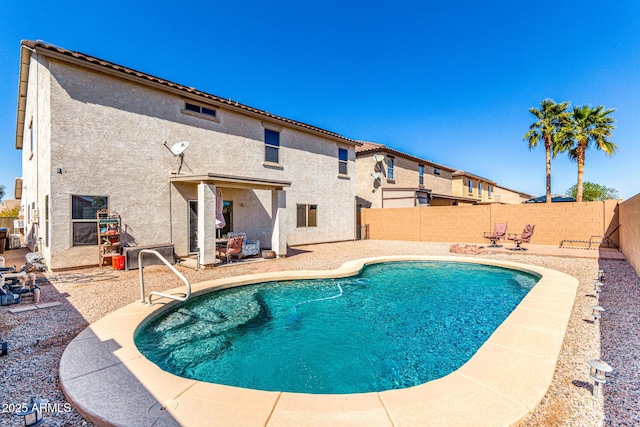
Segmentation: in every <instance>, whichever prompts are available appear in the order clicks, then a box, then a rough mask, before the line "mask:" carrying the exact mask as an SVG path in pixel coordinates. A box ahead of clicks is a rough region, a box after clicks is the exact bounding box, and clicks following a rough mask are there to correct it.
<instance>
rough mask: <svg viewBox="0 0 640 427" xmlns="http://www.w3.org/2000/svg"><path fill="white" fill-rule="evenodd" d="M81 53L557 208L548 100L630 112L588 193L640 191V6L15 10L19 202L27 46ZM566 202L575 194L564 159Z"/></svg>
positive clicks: (558, 182)
mask: <svg viewBox="0 0 640 427" xmlns="http://www.w3.org/2000/svg"><path fill="white" fill-rule="evenodd" d="M22 39H30V40H44V41H47V42H49V43H52V44H55V45H58V46H61V47H63V48H66V49H70V50H77V51H80V52H83V53H86V54H89V55H93V56H96V57H98V58H102V59H106V60H109V61H112V62H115V63H117V64H120V65H123V66H126V67H129V68H133V69H137V70H139V71H142V72H145V73H149V74H152V75H155V76H158V77H162V78H165V79H168V80H172V81H175V82H177V83H181V84H185V85H189V86H193V87H196V88H198V89H200V90H203V91H206V92H209V93H212V94H215V95H218V96H222V97H225V98H231V99H233V100H235V101H238V102H241V103H244V104H247V105H250V106H252V107H256V108H260V109H263V110H267V111H269V112H271V113H274V114H277V115H281V116H284V117H288V118H291V119H295V120H299V121H302V122H305V123H309V124H312V125H315V126H318V127H321V128H324V129H327V130H331V131H334V132H337V133H340V134H342V135H344V136H346V137H349V138H354V139H363V140H367V141H374V142H379V143H382V144H385V145H388V146H390V147H392V148H395V149H397V150H400V151H404V152H407V153H409V154H412V155H415V156H418V157H421V158H424V159H427V160H432V161H434V162H437V163H441V164H444V165H447V166H450V167H453V168H456V169H462V170H467V171H469V172H472V173H474V174H477V175H480V176H483V177H486V178H489V179H492V180H494V181H496V182H498V183H499V184H501V185H504V186H506V187H509V188H513V189H517V190H521V191H525V192H528V193H530V194H533V195H542V194H544V192H545V163H544V148H543V147H542V146H540V147H537V148H536V149H534V150H532V151H529V149H528V146H527V144H526V143H525V142H524V141H523V139H522V138H523V136H524V134H525V133H526V131H527V130H528V128H529V125H530V124H531V123H533V116H531V114H530V113H529V112H528V109H529V108H531V107H533V106H538V105H539V104H540V101H542V100H543V99H544V98H547V97H549V98H553V99H555V100H556V101H558V102H560V101H571V102H572V105H583V104H590V105H593V106H595V105H600V104H602V105H604V106H605V107H607V108H615V109H616V110H617V111H616V112H615V113H614V117H615V118H616V120H617V123H616V126H617V129H616V130H615V132H614V133H613V142H614V143H615V144H617V145H618V147H619V151H618V153H617V154H616V155H614V156H613V157H612V158H609V157H607V156H605V155H604V154H603V153H601V152H599V151H597V150H594V149H592V150H590V151H589V152H587V157H586V166H585V180H587V181H592V182H595V183H599V184H603V185H606V186H609V187H613V188H615V189H617V190H618V191H619V192H620V196H621V197H622V198H625V199H626V198H629V197H632V196H633V195H635V194H637V193H639V192H640V180H638V174H637V173H634V172H633V171H634V170H635V168H636V167H637V164H638V161H639V159H640V141H639V139H640V2H639V1H637V0H618V1H615V2H602V1H593V0H582V1H577V0H575V1H574V0H571V1H562V0H555V1H547V0H544V1H537V2H524V1H513V0H510V1H507V0H505V1H491V0H489V1H483V2H477V1H449V2H446V1H437V2H436V1H426V0H425V1H415V2H407V1H402V0H396V1H393V2H387V1H378V2H372V1H347V0H342V1H333V0H329V1H323V2H312V1H279V2H267V1H227V2H213V1H186V2H171V1H153V2H151V1H135V0H128V1H120V0H113V1H110V2H76V1H68V0H66V1H65V0H62V1H60V0H58V1H55V2H52V1H44V0H40V1H32V0H4V1H2V3H1V5H0V185H4V186H5V187H6V190H7V193H8V194H7V196H8V197H7V198H11V197H12V194H13V181H14V178H15V177H16V176H20V175H21V167H20V162H21V160H20V159H21V154H20V152H19V151H17V150H15V148H14V147H15V126H16V106H17V88H18V64H19V44H20V40H22ZM551 167H552V192H554V193H561V194H563V193H564V192H565V191H566V189H567V188H569V187H570V186H571V185H573V184H575V182H576V178H577V169H576V165H575V164H574V163H571V162H569V161H568V160H567V159H566V158H565V157H564V156H562V157H560V158H558V159H556V160H554V161H553V162H552V166H551Z"/></svg>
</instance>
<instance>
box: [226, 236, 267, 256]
mask: <svg viewBox="0 0 640 427" xmlns="http://www.w3.org/2000/svg"><path fill="white" fill-rule="evenodd" d="M233 236H241V237H242V258H245V257H248V256H254V255H258V254H259V253H260V240H247V235H246V233H243V232H241V231H230V232H229V233H228V234H227V237H233Z"/></svg>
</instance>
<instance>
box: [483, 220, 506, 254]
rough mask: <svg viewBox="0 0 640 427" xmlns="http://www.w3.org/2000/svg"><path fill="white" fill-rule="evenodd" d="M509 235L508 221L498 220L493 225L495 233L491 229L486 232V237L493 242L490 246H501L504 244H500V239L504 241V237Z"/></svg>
mask: <svg viewBox="0 0 640 427" xmlns="http://www.w3.org/2000/svg"><path fill="white" fill-rule="evenodd" d="M506 235H507V223H506V222H497V223H496V224H495V225H494V226H493V233H492V232H490V231H485V232H484V238H485V239H489V240H491V244H490V245H489V246H488V247H489V248H501V247H502V245H498V244H497V242H498V240H500V241H504V238H505V237H506Z"/></svg>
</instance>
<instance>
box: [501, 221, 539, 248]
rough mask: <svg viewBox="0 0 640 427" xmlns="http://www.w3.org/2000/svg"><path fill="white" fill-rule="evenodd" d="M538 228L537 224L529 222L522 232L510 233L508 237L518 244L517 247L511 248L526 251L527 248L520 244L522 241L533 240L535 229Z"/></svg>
mask: <svg viewBox="0 0 640 427" xmlns="http://www.w3.org/2000/svg"><path fill="white" fill-rule="evenodd" d="M535 228H536V226H535V225H531V224H527V225H525V226H524V230H522V234H520V235H518V234H515V233H509V235H508V236H507V239H509V240H511V241H513V243H515V244H516V246H515V248H509V250H512V251H526V250H527V248H523V247H521V246H520V245H521V244H522V243H529V242H531V236H533V230H534V229H535Z"/></svg>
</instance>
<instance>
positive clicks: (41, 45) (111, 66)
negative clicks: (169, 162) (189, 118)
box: [21, 40, 359, 146]
mask: <svg viewBox="0 0 640 427" xmlns="http://www.w3.org/2000/svg"><path fill="white" fill-rule="evenodd" d="M21 46H25V47H27V48H30V49H32V50H36V49H41V50H44V51H45V52H52V53H54V54H59V55H61V56H63V57H68V58H70V59H75V60H77V61H80V62H86V63H87V64H92V65H94V66H98V67H101V68H104V69H106V70H110V71H115V72H118V73H122V74H123V75H126V76H128V77H134V78H136V79H139V80H141V81H143V82H145V81H146V82H149V83H155V84H157V85H160V86H164V87H167V88H171V89H176V90H179V91H182V92H184V93H185V94H189V95H194V96H198V97H203V98H206V99H208V100H211V101H214V102H215V103H217V104H221V105H222V106H228V107H231V108H232V109H234V110H241V111H245V112H248V113H253V114H257V115H260V116H264V117H266V118H270V119H274V120H277V121H279V122H283V123H286V124H289V125H293V126H295V127H298V128H303V129H306V130H309V131H313V132H316V133H320V134H324V135H327V136H330V137H333V138H337V139H340V140H343V141H345V142H349V143H350V144H354V145H356V146H357V145H359V143H358V142H357V141H355V140H353V139H350V138H347V137H344V136H342V135H340V134H337V133H335V132H331V131H328V130H325V129H321V128H318V127H316V126H312V125H309V124H306V123H302V122H299V121H296V120H291V119H287V118H285V117H281V116H277V115H275V114H272V113H269V112H268V111H264V110H259V109H257V108H253V107H250V106H248V105H245V104H241V103H239V102H237V101H232V100H231V99H225V98H221V97H219V96H216V95H212V94H210V93H206V92H202V91H200V90H197V89H195V88H193V87H189V86H184V85H181V84H179V83H174V82H171V81H169V80H165V79H162V78H160V77H155V76H152V75H151V74H147V73H143V72H140V71H136V70H133V69H131V68H127V67H123V66H121V65H118V64H115V63H113V62H109V61H105V60H103V59H99V58H96V57H93V56H91V55H87V54H84V53H81V52H76V51H72V50H68V49H64V48H61V47H58V46H55V45H52V44H50V43H46V42H43V41H32V40H23V41H22V42H21Z"/></svg>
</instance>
